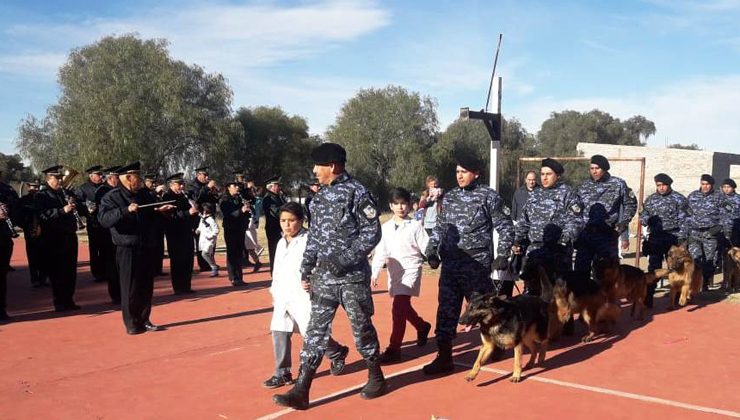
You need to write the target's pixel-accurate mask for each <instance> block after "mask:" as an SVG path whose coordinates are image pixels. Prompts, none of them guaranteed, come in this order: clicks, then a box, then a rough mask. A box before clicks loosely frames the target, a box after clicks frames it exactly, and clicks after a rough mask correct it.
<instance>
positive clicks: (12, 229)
mask: <svg viewBox="0 0 740 420" xmlns="http://www.w3.org/2000/svg"><path fill="white" fill-rule="evenodd" d="M0 207H2V208H3V212H4V213H5V215H6V216H7V218H6V219H5V223H7V224H8V229H10V237H11V238H17V237H19V236H21V235H20V234H19V233H18V232H16V231H15V225H14V224H13V221H12V220H10V211H9V209H8V205H7V204H5V203H3V202H0Z"/></svg>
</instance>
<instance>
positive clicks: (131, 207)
mask: <svg viewBox="0 0 740 420" xmlns="http://www.w3.org/2000/svg"><path fill="white" fill-rule="evenodd" d="M137 210H139V205H138V204H136V203H131V204H129V205H128V212H129V213H136V211H137Z"/></svg>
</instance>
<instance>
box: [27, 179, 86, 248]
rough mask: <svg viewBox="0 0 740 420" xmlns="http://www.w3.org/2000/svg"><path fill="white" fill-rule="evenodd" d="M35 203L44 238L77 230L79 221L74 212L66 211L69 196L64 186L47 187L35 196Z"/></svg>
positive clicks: (72, 232)
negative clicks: (53, 188) (76, 219)
mask: <svg viewBox="0 0 740 420" xmlns="http://www.w3.org/2000/svg"><path fill="white" fill-rule="evenodd" d="M34 205H35V206H36V212H37V215H38V219H39V223H40V224H41V236H42V237H44V238H48V237H55V236H59V235H69V234H74V233H76V232H77V222H76V221H75V216H74V213H73V212H69V213H65V212H64V206H66V205H67V198H66V195H65V192H64V191H63V190H62V188H59V189H58V190H56V191H55V190H52V189H51V188H48V187H47V188H45V189H44V190H42V191H39V192H37V193H36V195H35V196H34Z"/></svg>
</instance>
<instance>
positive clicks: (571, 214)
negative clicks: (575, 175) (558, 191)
mask: <svg viewBox="0 0 740 420" xmlns="http://www.w3.org/2000/svg"><path fill="white" fill-rule="evenodd" d="M566 205H567V207H566V208H565V212H566V214H565V226H564V228H563V238H562V239H563V240H564V241H565V242H567V241H572V242H575V240H576V239H578V235H580V234H581V230H582V229H583V225H584V223H583V203H581V198H580V197H579V196H578V194H576V193H574V192H572V193H570V194H568V195H567V196H566Z"/></svg>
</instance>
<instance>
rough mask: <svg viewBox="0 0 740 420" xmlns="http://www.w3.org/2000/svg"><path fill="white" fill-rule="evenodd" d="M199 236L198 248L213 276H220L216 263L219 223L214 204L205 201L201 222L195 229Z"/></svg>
mask: <svg viewBox="0 0 740 420" xmlns="http://www.w3.org/2000/svg"><path fill="white" fill-rule="evenodd" d="M195 232H196V233H198V234H199V235H200V236H199V237H198V249H200V254H201V255H202V256H203V259H204V260H206V262H208V265H210V266H211V277H216V276H218V268H219V267H218V265H217V264H216V260H215V255H216V241H217V240H218V224H217V223H216V219H215V218H214V217H213V204H211V203H203V204H202V212H201V214H200V223H199V224H198V229H197V230H196V231H195Z"/></svg>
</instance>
